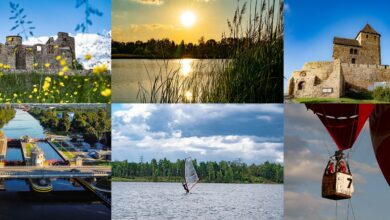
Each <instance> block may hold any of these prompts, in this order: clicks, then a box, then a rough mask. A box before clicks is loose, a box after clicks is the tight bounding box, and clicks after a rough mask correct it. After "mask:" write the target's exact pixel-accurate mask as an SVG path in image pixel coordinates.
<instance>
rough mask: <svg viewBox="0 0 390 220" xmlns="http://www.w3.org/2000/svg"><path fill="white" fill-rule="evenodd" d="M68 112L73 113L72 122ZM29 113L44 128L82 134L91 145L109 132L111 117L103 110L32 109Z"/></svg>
mask: <svg viewBox="0 0 390 220" xmlns="http://www.w3.org/2000/svg"><path fill="white" fill-rule="evenodd" d="M68 112H73V113H74V120H71V119H70V117H69V115H68V114H67V113H68ZM29 113H30V114H31V115H32V116H34V117H35V118H36V119H38V120H39V122H40V123H41V125H42V126H43V127H44V128H50V129H52V130H55V131H60V132H65V133H66V132H69V131H72V132H75V133H82V134H83V138H84V139H85V141H87V142H89V143H91V144H94V143H96V142H98V141H100V139H101V138H102V137H103V134H104V133H106V132H110V130H111V117H110V115H109V113H108V112H107V109H104V108H94V109H93V108H90V109H81V108H74V109H66V110H63V109H39V108H32V109H30V111H29ZM57 113H62V114H61V115H62V117H58V115H57ZM106 144H108V145H109V144H110V143H106Z"/></svg>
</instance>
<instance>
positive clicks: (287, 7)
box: [284, 3, 291, 12]
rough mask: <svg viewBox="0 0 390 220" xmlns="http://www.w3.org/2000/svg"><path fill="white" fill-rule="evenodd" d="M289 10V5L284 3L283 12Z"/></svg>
mask: <svg viewBox="0 0 390 220" xmlns="http://www.w3.org/2000/svg"><path fill="white" fill-rule="evenodd" d="M290 10H291V8H290V5H289V4H287V3H284V12H290Z"/></svg>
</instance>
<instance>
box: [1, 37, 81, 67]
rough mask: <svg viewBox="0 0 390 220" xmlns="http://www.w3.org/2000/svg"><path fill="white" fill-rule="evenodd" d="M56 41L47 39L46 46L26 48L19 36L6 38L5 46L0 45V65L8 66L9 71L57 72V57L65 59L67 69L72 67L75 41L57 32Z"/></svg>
mask: <svg viewBox="0 0 390 220" xmlns="http://www.w3.org/2000/svg"><path fill="white" fill-rule="evenodd" d="M57 36H58V37H57V39H56V40H54V38H53V37H51V38H49V40H48V41H47V42H46V44H35V45H33V46H27V45H23V44H22V37H21V36H7V37H6V42H5V44H1V43H0V63H2V64H4V65H9V66H10V70H11V71H32V70H34V69H38V70H39V69H46V68H45V64H47V63H49V64H50V67H49V68H48V70H49V71H57V70H59V69H60V68H61V66H60V64H59V62H58V61H57V60H56V57H57V56H61V58H62V59H65V60H66V62H67V64H68V67H69V68H71V67H73V65H72V64H73V60H74V59H75V40H74V38H73V37H71V36H69V34H68V33H64V32H59V33H58V35H57Z"/></svg>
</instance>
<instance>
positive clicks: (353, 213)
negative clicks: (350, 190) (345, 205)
mask: <svg viewBox="0 0 390 220" xmlns="http://www.w3.org/2000/svg"><path fill="white" fill-rule="evenodd" d="M349 204H351V210H352V216H353V219H354V220H355V212H354V210H353V206H352V201H351V198H349Z"/></svg>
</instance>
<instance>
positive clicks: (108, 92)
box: [100, 88, 111, 97]
mask: <svg viewBox="0 0 390 220" xmlns="http://www.w3.org/2000/svg"><path fill="white" fill-rule="evenodd" d="M100 94H102V96H105V97H107V96H110V95H111V89H108V88H107V89H105V90H103V91H102V92H101V93H100Z"/></svg>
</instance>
